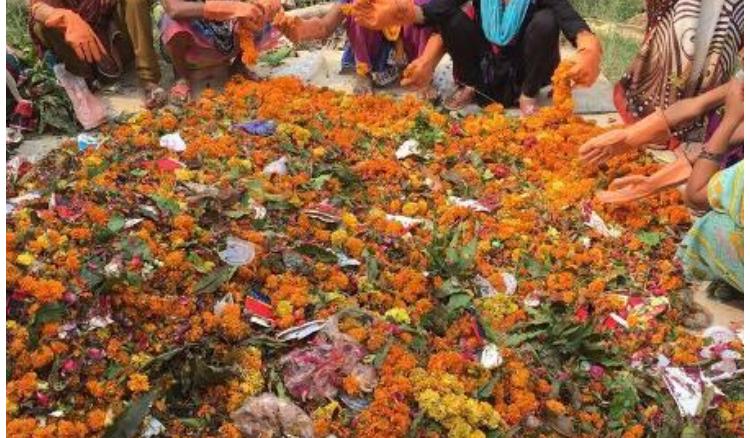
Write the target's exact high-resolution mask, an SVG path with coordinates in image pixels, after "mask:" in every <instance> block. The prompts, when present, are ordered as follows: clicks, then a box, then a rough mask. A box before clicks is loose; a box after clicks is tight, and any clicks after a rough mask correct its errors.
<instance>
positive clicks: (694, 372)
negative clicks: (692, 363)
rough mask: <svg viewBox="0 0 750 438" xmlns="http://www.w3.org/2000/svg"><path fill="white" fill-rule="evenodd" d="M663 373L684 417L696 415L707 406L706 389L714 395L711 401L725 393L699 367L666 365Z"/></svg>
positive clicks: (666, 383) (709, 394)
mask: <svg viewBox="0 0 750 438" xmlns="http://www.w3.org/2000/svg"><path fill="white" fill-rule="evenodd" d="M661 374H662V379H663V380H664V384H665V385H666V386H667V389H669V393H670V394H671V395H672V398H674V401H675V402H676V403H677V407H678V408H679V410H680V414H681V415H682V416H683V417H695V416H696V415H698V414H699V413H700V412H701V411H702V410H703V408H706V406H703V402H704V393H705V391H709V393H708V394H707V395H708V396H711V395H713V396H711V397H710V399H708V402H709V403H712V402H713V401H714V400H715V399H716V396H723V395H724V394H723V393H722V392H721V390H719V388H717V387H716V386H715V385H714V384H713V383H711V382H710V381H708V380H706V379H705V378H704V377H703V375H702V373H701V371H700V370H698V369H684V368H677V367H666V368H664V369H663V370H662V371H661ZM708 407H710V406H708Z"/></svg>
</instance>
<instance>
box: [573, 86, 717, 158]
mask: <svg viewBox="0 0 750 438" xmlns="http://www.w3.org/2000/svg"><path fill="white" fill-rule="evenodd" d="M728 89H729V83H727V84H724V85H722V86H719V87H716V88H714V89H713V90H711V91H707V92H705V93H703V94H700V95H698V96H695V97H691V98H689V99H683V100H680V101H677V102H675V103H673V104H672V105H670V106H669V107H667V109H665V110H661V109H657V110H656V111H654V112H653V113H651V114H649V115H648V116H647V117H645V118H643V119H641V120H639V121H638V122H636V123H634V124H632V125H630V126H627V127H625V128H621V129H614V130H612V131H609V132H605V133H604V134H602V135H599V136H597V137H594V138H592V139H591V140H589V141H587V142H586V143H584V144H583V146H581V148H580V149H579V154H580V157H581V160H583V161H584V163H586V164H587V165H589V166H596V165H598V164H600V163H602V162H604V161H607V160H609V159H610V158H612V157H614V156H616V155H619V154H622V153H625V152H627V151H628V150H631V149H635V148H638V147H641V146H643V145H645V144H649V143H662V142H665V141H667V140H668V139H669V136H670V131H671V130H672V129H674V128H677V127H679V126H680V125H681V124H683V123H686V122H689V121H691V120H694V119H696V118H698V117H701V116H702V115H704V114H705V113H706V112H708V111H709V110H711V109H713V108H716V107H717V106H719V105H721V104H722V103H724V99H725V97H726V95H727V90H728Z"/></svg>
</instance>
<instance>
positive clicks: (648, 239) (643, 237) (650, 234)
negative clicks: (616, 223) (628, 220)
mask: <svg viewBox="0 0 750 438" xmlns="http://www.w3.org/2000/svg"><path fill="white" fill-rule="evenodd" d="M636 236H637V237H638V240H640V241H641V242H642V243H643V244H644V245H646V246H648V247H649V248H653V247H655V246H658V245H659V243H661V241H662V239H663V238H664V234H663V233H660V232H658V231H641V232H639V233H638V234H636Z"/></svg>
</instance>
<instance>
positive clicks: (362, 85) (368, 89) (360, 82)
mask: <svg viewBox="0 0 750 438" xmlns="http://www.w3.org/2000/svg"><path fill="white" fill-rule="evenodd" d="M372 89H373V87H372V80H371V79H370V78H369V77H367V76H361V75H357V79H356V81H355V83H354V94H355V95H357V96H361V95H364V94H370V93H372Z"/></svg>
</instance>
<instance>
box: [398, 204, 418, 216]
mask: <svg viewBox="0 0 750 438" xmlns="http://www.w3.org/2000/svg"><path fill="white" fill-rule="evenodd" d="M418 212H419V204H417V203H416V202H407V203H406V204H404V206H403V207H401V213H403V214H404V215H406V216H414V215H415V214H417V213H418Z"/></svg>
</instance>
